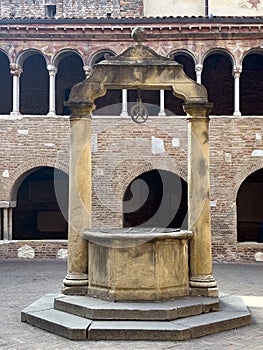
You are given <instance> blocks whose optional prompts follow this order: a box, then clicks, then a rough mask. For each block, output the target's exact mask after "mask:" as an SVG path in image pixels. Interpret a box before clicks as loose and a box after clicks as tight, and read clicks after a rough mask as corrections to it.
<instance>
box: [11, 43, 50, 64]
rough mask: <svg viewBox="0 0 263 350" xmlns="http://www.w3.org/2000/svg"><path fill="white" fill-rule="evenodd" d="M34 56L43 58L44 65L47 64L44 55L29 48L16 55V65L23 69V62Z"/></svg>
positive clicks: (37, 50)
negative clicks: (37, 55)
mask: <svg viewBox="0 0 263 350" xmlns="http://www.w3.org/2000/svg"><path fill="white" fill-rule="evenodd" d="M35 54H39V55H41V56H43V58H44V60H45V62H46V65H47V64H48V59H47V57H46V55H45V54H44V53H43V52H42V51H41V50H39V49H35V48H31V49H27V50H23V51H21V52H19V53H18V54H17V58H16V64H18V65H19V66H20V67H23V64H24V62H25V60H26V59H27V58H28V57H30V56H32V55H35Z"/></svg>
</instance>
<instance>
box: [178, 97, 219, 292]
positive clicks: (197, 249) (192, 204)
mask: <svg viewBox="0 0 263 350" xmlns="http://www.w3.org/2000/svg"><path fill="white" fill-rule="evenodd" d="M211 107H212V104H210V103H185V104H184V110H185V112H186V113H187V115H188V229H189V230H191V231H192V232H193V238H192V240H191V242H190V287H191V294H193V295H202V296H217V295H218V289H217V284H216V281H215V279H214V277H213V273H212V252H211V220H210V174H209V131H208V130H209V129H208V127H209V118H208V114H209V112H210V110H211Z"/></svg>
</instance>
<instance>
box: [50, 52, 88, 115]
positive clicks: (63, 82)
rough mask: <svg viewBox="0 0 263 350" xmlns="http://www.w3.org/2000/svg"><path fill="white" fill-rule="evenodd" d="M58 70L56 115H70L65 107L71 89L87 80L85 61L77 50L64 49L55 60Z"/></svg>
mask: <svg viewBox="0 0 263 350" xmlns="http://www.w3.org/2000/svg"><path fill="white" fill-rule="evenodd" d="M53 64H54V66H55V67H56V68H57V74H56V114H57V115H69V110H68V108H67V107H65V101H67V100H68V98H69V94H70V91H71V88H72V86H73V85H75V84H76V83H79V82H80V81H82V80H83V79H85V77H86V75H85V71H84V59H83V56H82V55H81V54H80V52H79V51H77V50H72V49H64V50H61V51H59V52H58V53H57V54H56V56H55V57H54V59H53Z"/></svg>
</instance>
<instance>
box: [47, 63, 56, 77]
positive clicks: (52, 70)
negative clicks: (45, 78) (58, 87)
mask: <svg viewBox="0 0 263 350" xmlns="http://www.w3.org/2000/svg"><path fill="white" fill-rule="evenodd" d="M47 70H48V72H49V75H53V76H55V75H56V74H57V71H58V70H57V67H55V66H53V65H52V64H48V65H47Z"/></svg>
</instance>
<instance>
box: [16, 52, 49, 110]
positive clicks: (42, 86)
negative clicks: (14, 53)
mask: <svg viewBox="0 0 263 350" xmlns="http://www.w3.org/2000/svg"><path fill="white" fill-rule="evenodd" d="M20 95H21V99H20V101H21V103H20V106H21V107H20V110H21V113H22V114H40V115H43V114H47V113H48V104H49V102H48V101H49V75H48V71H47V67H46V61H45V59H44V57H43V56H42V55H41V54H39V53H32V54H31V55H30V56H29V57H27V58H26V59H25V61H24V64H23V73H22V74H21V93H20Z"/></svg>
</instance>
